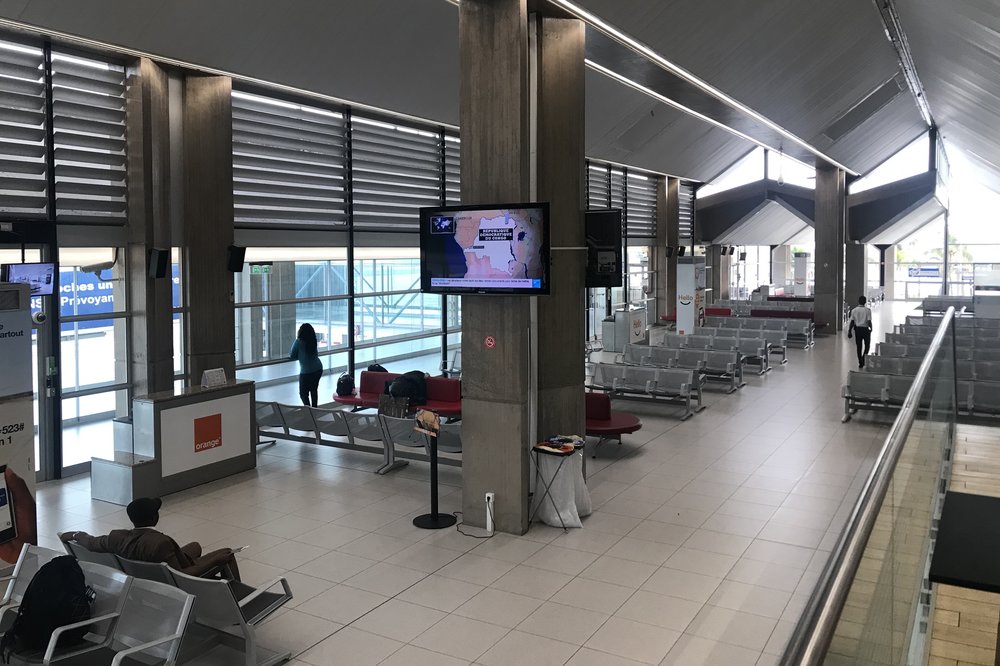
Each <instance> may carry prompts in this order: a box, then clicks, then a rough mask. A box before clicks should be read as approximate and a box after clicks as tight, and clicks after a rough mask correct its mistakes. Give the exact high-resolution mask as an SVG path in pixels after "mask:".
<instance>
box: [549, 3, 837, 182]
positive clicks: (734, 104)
mask: <svg viewBox="0 0 1000 666" xmlns="http://www.w3.org/2000/svg"><path fill="white" fill-rule="evenodd" d="M549 2H551V3H553V4H555V5H558V6H559V7H562V8H563V9H565V10H566V11H568V12H569V13H571V14H573V15H574V16H576V17H577V18H579V19H581V20H582V21H584V22H585V23H587V24H588V25H590V26H592V27H594V28H596V29H597V30H600V31H601V32H603V33H604V34H606V35H607V36H609V37H611V38H612V39H614V40H616V41H618V42H620V43H622V44H624V45H625V46H627V47H629V48H630V49H632V50H633V51H635V52H636V53H639V54H641V55H643V56H645V57H646V58H648V59H649V60H651V61H652V62H654V63H656V64H657V65H658V66H660V67H661V68H663V69H664V70H666V71H668V72H670V73H671V74H673V75H675V76H677V77H679V78H681V79H683V80H685V81H687V82H688V83H690V84H691V85H693V86H695V87H696V88H698V89H699V90H701V91H702V92H705V93H707V94H709V95H711V96H712V97H714V98H716V99H718V100H719V101H721V102H723V103H724V104H726V105H727V106H729V107H731V108H733V109H736V110H737V111H739V112H740V113H743V114H745V115H747V116H749V117H751V118H753V119H754V120H755V121H757V122H759V123H760V124H762V125H764V126H765V127H767V128H769V129H771V130H773V131H774V132H777V133H778V134H780V135H781V136H783V137H784V138H786V139H788V140H789V141H791V142H793V143H795V144H796V145H799V146H801V147H802V148H804V149H805V150H807V151H809V152H810V153H812V154H813V155H815V156H816V157H818V158H820V159H822V160H824V161H825V162H829V163H830V164H832V165H833V166H836V167H838V168H840V169H843V170H844V171H846V172H848V173H850V174H852V175H857V174H856V173H855V172H854V171H853V170H851V169H849V168H847V167H846V166H844V165H843V164H840V163H839V162H837V161H836V160H834V159H833V158H831V157H829V156H827V155H825V154H823V153H822V152H820V151H819V150H817V149H816V148H814V147H813V146H811V145H809V144H808V143H806V142H805V141H803V140H802V139H800V138H799V137H797V136H795V135H794V134H792V133H791V132H789V131H788V130H786V129H785V128H783V127H781V126H780V125H778V124H776V123H774V122H773V121H771V120H769V119H768V118H765V117H764V116H762V115H761V114H760V113H758V112H756V111H754V110H753V109H751V108H750V107H748V106H746V105H745V104H743V103H742V102H740V101H738V100H736V99H734V98H732V97H730V96H729V95H727V94H725V93H724V92H722V91H721V90H719V89H718V88H715V87H713V86H711V85H709V84H708V83H707V82H705V81H703V80H701V79H699V78H698V77H697V76H695V75H694V74H691V73H690V72H688V71H687V70H685V69H683V68H681V67H678V66H677V65H675V64H674V63H672V62H670V61H669V60H667V59H666V58H664V57H663V56H662V55H660V54H659V53H657V52H656V51H654V50H653V49H651V48H650V47H648V46H646V45H645V44H643V43H642V42H640V41H638V40H636V39H634V38H632V37H630V36H628V35H627V34H625V33H624V32H622V31H621V30H619V29H618V28H616V27H614V26H613V25H611V24H610V23H608V22H607V21H605V20H603V19H602V18H600V17H599V16H597V15H595V14H592V13H591V12H588V11H587V10H586V9H583V8H582V7H579V6H577V5H575V4H573V3H572V2H569V0H549ZM607 71H610V70H607ZM616 78H617V77H616ZM624 78H625V77H620V78H619V80H621V79H624ZM625 80H626V81H628V79H625ZM636 86H638V84H635V85H633V87H636ZM643 88H644V87H643ZM645 90H649V89H648V88H645ZM654 96H656V97H657V99H661V100H662V99H665V98H664V97H663V96H662V95H654ZM670 104H671V106H674V107H675V108H678V109H680V110H683V111H685V112H686V113H692V112H691V111H690V110H689V109H687V108H686V107H682V106H681V105H679V104H677V103H676V102H671V103H670ZM694 115H698V116H699V117H700V118H702V119H706V117H705V116H703V115H701V114H694ZM713 124H716V125H719V126H722V124H721V123H718V122H717V121H716V122H714V123H713ZM727 129H729V131H731V132H733V133H735V134H738V135H740V133H739V132H735V131H734V130H732V129H731V128H727ZM742 136H745V135H742ZM745 138H747V139H749V140H750V141H753V142H754V143H756V144H757V145H760V146H764V147H765V148H768V146H766V145H764V144H763V143H761V142H760V141H758V140H756V139H750V138H749V137H745ZM772 150H773V148H772Z"/></svg>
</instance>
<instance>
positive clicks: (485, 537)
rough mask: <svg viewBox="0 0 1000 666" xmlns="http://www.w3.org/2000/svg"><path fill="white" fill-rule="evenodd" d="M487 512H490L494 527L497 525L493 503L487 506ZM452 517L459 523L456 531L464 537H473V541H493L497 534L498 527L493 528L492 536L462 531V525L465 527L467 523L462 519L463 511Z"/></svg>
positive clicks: (456, 524)
mask: <svg viewBox="0 0 1000 666" xmlns="http://www.w3.org/2000/svg"><path fill="white" fill-rule="evenodd" d="M486 510H487V511H489V512H490V522H491V523H493V524H494V525H496V519H495V517H494V516H493V502H488V503H487V504H486ZM451 515H453V516H455V518H456V519H457V520H458V522H457V523H455V529H456V530H457V531H458V533H459V534H461V535H462V536H467V537H472V538H473V539H492V538H493V536H494V535H495V534H496V533H497V530H496V527H494V528H493V532H492V533H491V534H484V535H479V534H469V533H468V532H463V531H462V525H464V524H465V523H464V521H463V520H462V518H461V516H462V512H461V511H455V512H454V513H452V514H451Z"/></svg>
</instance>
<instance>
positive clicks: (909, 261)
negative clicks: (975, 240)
mask: <svg viewBox="0 0 1000 666" xmlns="http://www.w3.org/2000/svg"><path fill="white" fill-rule="evenodd" d="M890 251H891V250H890ZM895 252H896V256H895V258H896V262H895V274H894V280H895V298H896V299H897V300H921V299H923V298H926V297H927V296H939V295H940V294H941V291H942V287H943V283H944V217H943V216H942V217H940V218H938V219H937V220H936V221H934V222H931V223H930V224H928V225H925V226H924V227H923V228H922V229H920V230H919V231H917V232H916V233H914V234H912V235H911V236H910V237H909V238H907V239H906V240H904V241H903V242H902V243H900V244H899V245H897V246H896V248H895ZM886 279H888V276H886Z"/></svg>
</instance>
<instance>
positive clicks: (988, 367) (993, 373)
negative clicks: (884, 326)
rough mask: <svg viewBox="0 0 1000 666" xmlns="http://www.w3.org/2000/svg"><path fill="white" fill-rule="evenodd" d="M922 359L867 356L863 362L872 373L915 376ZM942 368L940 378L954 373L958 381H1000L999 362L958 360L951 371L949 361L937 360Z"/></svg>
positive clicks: (939, 371)
mask: <svg viewBox="0 0 1000 666" xmlns="http://www.w3.org/2000/svg"><path fill="white" fill-rule="evenodd" d="M923 360H924V359H923V357H912V356H907V357H894V356H884V355H879V356H869V357H868V359H867V360H866V362H865V369H866V370H870V371H872V372H881V373H883V374H887V375H910V376H913V375H916V374H917V370H918V369H919V368H920V364H921V363H923ZM937 362H938V363H940V364H942V366H943V367H942V368H941V369H940V370H938V373H939V374H941V375H942V376H946V377H947V376H951V373H952V372H954V373H955V375H956V376H957V377H958V379H967V380H972V379H979V380H982V381H990V382H996V381H1000V362H995V361H965V360H959V361H956V362H955V364H954V371H953V370H952V369H951V367H949V366H951V360H950V359H947V360H944V359H942V360H939V361H937Z"/></svg>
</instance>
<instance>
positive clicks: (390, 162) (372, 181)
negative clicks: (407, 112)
mask: <svg viewBox="0 0 1000 666" xmlns="http://www.w3.org/2000/svg"><path fill="white" fill-rule="evenodd" d="M351 120H352V122H351V167H352V182H351V185H352V192H353V197H354V199H353V200H354V226H355V228H357V229H378V230H387V231H417V229H418V219H419V209H420V208H421V207H424V206H437V205H440V203H441V168H442V165H441V146H440V141H441V136H440V134H439V133H437V132H433V131H429V130H427V129H421V128H419V127H414V126H408V125H401V124H398V123H395V122H386V121H381V120H377V119H374V118H365V117H361V116H357V115H355V116H353V117H352V119H351Z"/></svg>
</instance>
